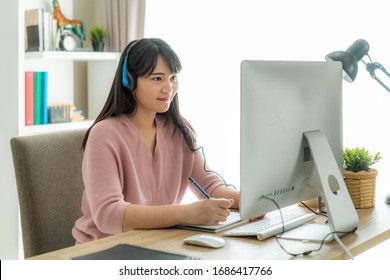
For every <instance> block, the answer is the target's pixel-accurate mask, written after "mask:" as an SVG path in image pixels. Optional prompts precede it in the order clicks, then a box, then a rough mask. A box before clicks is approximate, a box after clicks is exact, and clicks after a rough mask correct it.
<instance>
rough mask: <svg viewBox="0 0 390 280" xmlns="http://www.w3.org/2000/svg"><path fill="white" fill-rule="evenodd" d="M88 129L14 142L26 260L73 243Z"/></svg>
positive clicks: (16, 138) (14, 160) (12, 145)
mask: <svg viewBox="0 0 390 280" xmlns="http://www.w3.org/2000/svg"><path fill="white" fill-rule="evenodd" d="M85 132H86V130H75V131H66V132H59V133H51V134H43V135H32V136H20V137H14V138H12V139H11V141H10V143H11V151H12V157H13V163H14V170H15V176H16V186H17V193H18V198H19V209H20V218H21V224H22V236H23V246H24V256H25V258H28V257H31V256H34V255H38V254H42V253H46V252H49V251H53V250H57V249H61V248H65V247H69V246H72V245H74V244H75V240H74V239H73V237H72V233H71V230H72V227H73V225H74V223H75V221H76V219H77V218H79V217H80V216H81V198H82V193H83V190H84V185H83V180H82V173H81V163H82V153H81V150H80V148H81V143H82V140H83V137H84V135H85Z"/></svg>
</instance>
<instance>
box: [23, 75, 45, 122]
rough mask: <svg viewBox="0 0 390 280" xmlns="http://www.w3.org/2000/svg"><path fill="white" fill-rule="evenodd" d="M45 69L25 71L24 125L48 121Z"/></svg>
mask: <svg viewBox="0 0 390 280" xmlns="http://www.w3.org/2000/svg"><path fill="white" fill-rule="evenodd" d="M47 77H48V73H47V72H46V71H42V72H36V71H25V125H26V126H29V125H36V124H47V123H49V111H48V104H47Z"/></svg>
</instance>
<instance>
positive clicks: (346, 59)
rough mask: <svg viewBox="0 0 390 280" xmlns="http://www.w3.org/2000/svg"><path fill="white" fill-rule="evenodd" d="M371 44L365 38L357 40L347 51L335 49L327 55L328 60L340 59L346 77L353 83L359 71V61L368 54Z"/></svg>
mask: <svg viewBox="0 0 390 280" xmlns="http://www.w3.org/2000/svg"><path fill="white" fill-rule="evenodd" d="M369 49H370V45H369V44H368V43H367V41H365V40H363V39H359V40H356V41H355V42H354V43H353V44H352V45H351V46H350V47H349V48H348V49H347V50H346V51H335V52H332V53H330V54H328V55H326V56H325V59H326V60H333V61H340V62H341V63H342V65H343V73H344V79H345V80H346V81H348V82H350V83H352V82H353V81H354V80H355V78H356V76H357V73H358V62H359V61H360V60H361V59H362V58H363V57H364V56H365V55H367V54H368V51H369Z"/></svg>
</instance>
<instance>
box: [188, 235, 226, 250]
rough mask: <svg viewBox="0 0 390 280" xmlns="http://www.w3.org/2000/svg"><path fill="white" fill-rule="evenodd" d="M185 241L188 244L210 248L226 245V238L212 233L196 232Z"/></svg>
mask: <svg viewBox="0 0 390 280" xmlns="http://www.w3.org/2000/svg"><path fill="white" fill-rule="evenodd" d="M183 242H184V243H186V244H191V245H196V246H202V247H208V248H221V247H223V246H224V245H225V243H226V242H225V239H223V238H222V237H219V236H216V235H212V234H195V235H191V236H189V237H187V238H185V239H183Z"/></svg>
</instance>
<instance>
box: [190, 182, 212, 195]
mask: <svg viewBox="0 0 390 280" xmlns="http://www.w3.org/2000/svg"><path fill="white" fill-rule="evenodd" d="M188 179H189V180H190V182H191V183H192V184H193V185H194V186H195V187H196V188H197V189H198V190H199V191H200V192H201V193H202V194H203V195H204V196H205V197H206V198H207V199H209V198H210V196H209V195H208V194H207V193H206V192H205V191H204V190H203V189H202V187H201V186H199V184H198V183H197V182H196V181H195V180H194V179H192V177H189V178H188Z"/></svg>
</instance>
